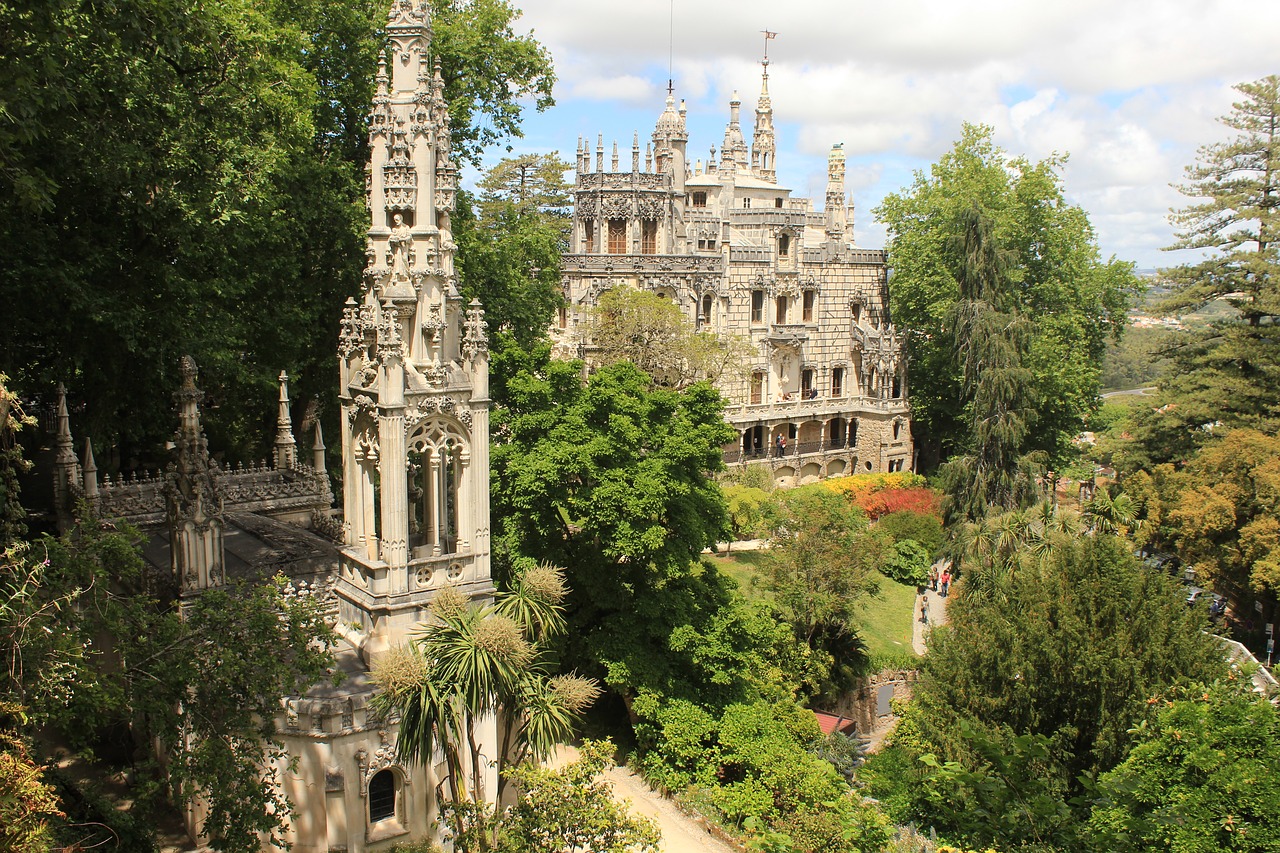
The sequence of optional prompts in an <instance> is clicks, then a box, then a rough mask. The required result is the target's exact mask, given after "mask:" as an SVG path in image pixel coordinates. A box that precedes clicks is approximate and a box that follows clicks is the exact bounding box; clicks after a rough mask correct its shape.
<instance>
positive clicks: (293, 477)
mask: <svg viewBox="0 0 1280 853" xmlns="http://www.w3.org/2000/svg"><path fill="white" fill-rule="evenodd" d="M169 477H170V475H169V474H162V473H160V472H158V471H154V472H143V473H141V474H138V475H132V474H130V475H123V476H116V477H111V476H107V477H104V478H102V480H101V481H100V482H99V483H98V497H97V501H96V505H95V509H96V511H97V513H98V515H99V517H101V518H111V519H120V520H122V521H125V522H128V523H129V524H141V525H147V524H158V523H160V522H162V521H164V519H165V512H166V511H165V486H166V484H167V482H168V479H169ZM214 478H215V479H214V481H215V483H216V484H217V488H218V496H219V497H220V498H221V499H222V507H223V510H224V511H225V512H262V513H266V514H271V513H279V512H290V511H301V510H305V509H327V508H328V507H329V506H331V505H332V503H333V493H332V492H331V491H330V489H329V477H328V475H327V474H323V473H320V472H318V471H316V470H315V469H313V468H311V467H309V466H306V465H301V464H299V465H295V466H294V467H292V468H288V469H276V468H271V467H269V466H268V464H267V463H266V462H257V463H252V464H249V465H236V466H233V467H229V468H227V469H225V470H218V471H215V473H214Z"/></svg>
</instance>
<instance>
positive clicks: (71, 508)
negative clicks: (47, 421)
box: [53, 383, 81, 533]
mask: <svg viewBox="0 0 1280 853" xmlns="http://www.w3.org/2000/svg"><path fill="white" fill-rule="evenodd" d="M57 428H58V435H57V438H56V439H55V447H56V451H55V453H54V457H53V464H54V480H53V495H54V501H55V503H56V504H57V515H58V530H59V531H61V532H64V533H65V532H66V531H67V530H69V529H70V528H71V526H72V524H73V523H74V517H75V493H76V490H77V489H78V488H79V486H80V476H81V474H80V462H79V460H77V459H76V451H75V442H74V440H73V439H72V438H71V417H70V415H69V414H68V413H67V389H66V386H64V385H63V384H62V383H58V424H57Z"/></svg>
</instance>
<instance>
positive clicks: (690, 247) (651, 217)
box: [552, 59, 914, 485]
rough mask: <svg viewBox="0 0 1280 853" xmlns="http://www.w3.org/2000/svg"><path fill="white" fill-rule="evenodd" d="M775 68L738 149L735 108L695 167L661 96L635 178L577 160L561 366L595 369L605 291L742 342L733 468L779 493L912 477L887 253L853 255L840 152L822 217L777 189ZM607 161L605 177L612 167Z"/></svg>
mask: <svg viewBox="0 0 1280 853" xmlns="http://www.w3.org/2000/svg"><path fill="white" fill-rule="evenodd" d="M768 65H769V63H768V60H767V59H766V60H765V61H764V63H763V73H762V78H761V88H760V98H759V100H758V101H757V105H756V112H755V128H754V133H753V136H752V142H751V145H750V147H748V145H747V142H746V139H745V138H744V136H743V132H742V128H741V124H740V118H739V111H740V107H741V103H740V102H739V100H738V97H737V95H736V94H735V95H734V97H733V100H732V101H731V102H730V104H729V122H728V126H727V127H726V128H725V134H724V141H723V142H722V143H721V146H720V150H719V160H718V162H717V156H716V149H715V148H714V147H712V149H711V155H710V157H709V159H708V160H707V162H706V164H705V165H704V164H703V163H702V162H701V161H698V162H697V163H694V164H692V165H691V164H690V162H689V160H688V156H687V145H688V139H689V137H688V133H687V131H686V123H685V117H686V112H685V107H684V104H683V103H681V105H680V106H679V108H677V107H676V103H675V98H674V96H673V95H672V94H671V93H670V92H669V93H668V95H667V101H666V108H665V109H664V110H663V112H662V114H661V115H660V116H659V118H658V122H657V126H656V127H655V129H654V131H653V138H652V142H651V143H646V144H645V148H644V152H643V162H642V155H641V149H640V142H639V136H638V135H636V136H635V137H634V138H633V142H632V146H631V151H630V163H629V164H627V165H628V168H625V169H623V168H620V163H619V154H618V146H617V143H616V142H615V143H614V144H613V147H612V150H611V151H610V152H608V153H606V151H605V148H604V144H603V137H598V138H597V141H596V146H595V151H594V164H593V157H592V153H593V152H592V150H591V147H590V142H589V141H587V142H583V141H581V140H579V143H578V149H577V154H576V164H575V166H576V168H575V173H576V174H575V186H574V217H573V232H572V237H571V246H570V249H571V251H570V252H568V253H567V254H565V255H564V256H563V258H562V277H563V290H564V297H565V299H566V301H567V303H568V307H567V309H566V310H564V311H562V312H561V315H560V317H559V319H558V321H557V322H556V323H555V327H554V328H553V330H552V334H553V337H554V338H555V339H556V342H557V345H558V350H559V352H560V353H561V354H562V355H565V356H573V355H576V354H579V353H581V354H583V355H585V356H586V357H587V358H588V360H590V357H591V341H590V334H589V331H588V330H589V321H590V310H591V308H592V307H593V306H594V305H595V303H596V301H597V300H598V299H599V297H600V295H601V294H602V293H604V292H605V291H606V290H609V289H611V288H615V287H635V288H641V289H644V290H648V291H651V292H653V293H657V294H660V295H662V296H665V297H667V298H669V299H671V300H673V301H674V302H675V303H676V304H677V305H678V306H680V308H681V309H682V311H683V312H684V314H685V315H686V316H687V317H688V319H689V321H690V323H692V324H694V325H695V326H696V327H697V328H699V329H706V330H710V331H714V332H716V333H717V334H720V335H735V336H738V337H740V338H742V339H744V340H747V341H750V343H751V344H752V345H753V347H752V349H753V351H754V357H753V360H752V361H751V363H750V364H749V366H748V370H747V371H746V373H745V374H744V375H740V376H734V377H732V378H730V379H727V380H722V381H721V382H720V390H721V392H722V393H723V394H724V395H725V398H726V400H727V401H728V406H727V409H726V413H725V415H726V418H727V419H728V421H729V422H730V423H731V424H733V425H734V426H735V427H736V428H737V430H738V439H737V440H736V441H735V442H733V444H732V445H730V446H727V447H725V449H724V453H725V461H726V462H727V463H729V464H730V465H765V466H768V468H769V469H770V471H771V474H772V477H773V479H774V481H775V482H776V483H777V484H779V485H793V484H798V483H804V482H812V481H814V480H817V479H821V478H823V477H829V476H837V475H843V474H852V473H864V472H871V471H901V470H910V469H912V467H913V462H914V460H913V447H912V442H911V424H910V417H911V413H910V406H909V405H908V402H907V384H906V376H907V371H906V359H905V356H904V350H903V339H902V336H901V335H900V334H899V332H898V331H897V330H896V329H895V328H894V326H893V324H892V323H891V322H890V317H889V310H888V295H889V294H888V286H889V285H888V270H887V267H886V265H885V253H884V251H883V250H881V249H862V248H857V247H855V246H854V245H853V242H852V238H853V229H852V227H851V223H850V221H849V220H850V216H851V212H850V208H849V207H848V201H847V198H846V195H845V189H844V172H845V161H844V152H843V150H842V149H841V146H839V145H836V146H834V147H833V148H832V149H831V154H830V157H829V160H828V179H827V191H826V198H825V200H824V201H825V204H824V209H823V210H822V211H815V210H814V205H813V202H812V200H810V199H806V198H793V197H792V196H791V190H789V189H787V188H785V187H783V186H781V185H779V183H778V178H777V166H776V162H775V159H774V158H775V144H774V128H773V107H772V103H771V100H770V97H769V67H768ZM606 160H607V161H608V162H607V163H606Z"/></svg>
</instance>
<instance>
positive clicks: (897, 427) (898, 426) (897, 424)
mask: <svg viewBox="0 0 1280 853" xmlns="http://www.w3.org/2000/svg"><path fill="white" fill-rule="evenodd" d="M901 432H902V421H894V422H893V440H894V441H897V440H898V435H899V434H901Z"/></svg>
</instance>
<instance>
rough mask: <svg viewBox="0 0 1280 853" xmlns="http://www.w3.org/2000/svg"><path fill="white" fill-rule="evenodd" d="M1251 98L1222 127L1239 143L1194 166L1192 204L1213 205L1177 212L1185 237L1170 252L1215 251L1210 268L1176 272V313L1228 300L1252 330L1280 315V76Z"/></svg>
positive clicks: (1205, 154) (1252, 87)
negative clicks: (1279, 277) (1279, 279)
mask: <svg viewBox="0 0 1280 853" xmlns="http://www.w3.org/2000/svg"><path fill="white" fill-rule="evenodd" d="M1235 88H1236V91H1238V92H1240V93H1241V94H1242V95H1244V96H1245V99H1244V100H1242V101H1238V102H1236V103H1235V104H1233V105H1232V111H1231V113H1230V114H1228V115H1226V116H1223V117H1222V118H1221V121H1222V123H1223V124H1225V125H1226V126H1227V127H1229V128H1232V129H1234V130H1237V131H1239V135H1237V136H1236V137H1235V138H1234V139H1231V140H1229V141H1227V142H1217V143H1214V144H1212V145H1204V146H1202V147H1201V148H1200V150H1199V162H1198V163H1195V164H1193V165H1191V166H1188V167H1187V183H1185V184H1181V185H1178V186H1177V189H1178V191H1179V192H1181V193H1182V194H1183V195H1185V196H1188V197H1190V198H1201V199H1207V200H1206V201H1202V202H1197V203H1195V204H1191V205H1188V206H1187V207H1185V208H1183V209H1181V210H1178V211H1175V212H1174V213H1173V214H1172V216H1171V217H1170V219H1171V221H1172V222H1173V224H1174V225H1175V226H1176V227H1178V228H1179V229H1180V230H1179V232H1178V241H1177V242H1176V243H1174V245H1172V246H1170V247H1169V248H1170V249H1210V250H1213V251H1214V254H1213V255H1212V256H1210V257H1209V258H1207V259H1206V260H1204V261H1201V262H1200V263H1196V264H1188V265H1184V266H1181V267H1178V268H1176V269H1175V270H1173V275H1174V277H1175V280H1176V281H1177V283H1178V284H1179V288H1178V293H1177V294H1176V295H1175V296H1174V297H1173V299H1172V300H1171V301H1170V303H1169V305H1170V307H1175V308H1191V307H1199V306H1201V305H1204V304H1205V303H1207V302H1210V301H1212V300H1214V299H1219V298H1226V299H1227V300H1228V301H1230V302H1231V304H1232V305H1234V306H1235V307H1236V308H1237V309H1238V310H1239V311H1240V315H1241V318H1242V319H1243V320H1244V321H1245V322H1247V323H1248V324H1249V325H1251V326H1258V325H1261V324H1262V323H1264V322H1274V320H1275V318H1276V316H1277V315H1280V293H1278V292H1277V286H1276V272H1277V268H1276V262H1277V254H1276V239H1277V237H1278V236H1280V75H1275V74H1273V75H1271V76H1270V77H1264V78H1262V79H1261V80H1258V81H1256V82H1254V83H1241V84H1240V85H1238V86H1236V87H1235Z"/></svg>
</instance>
